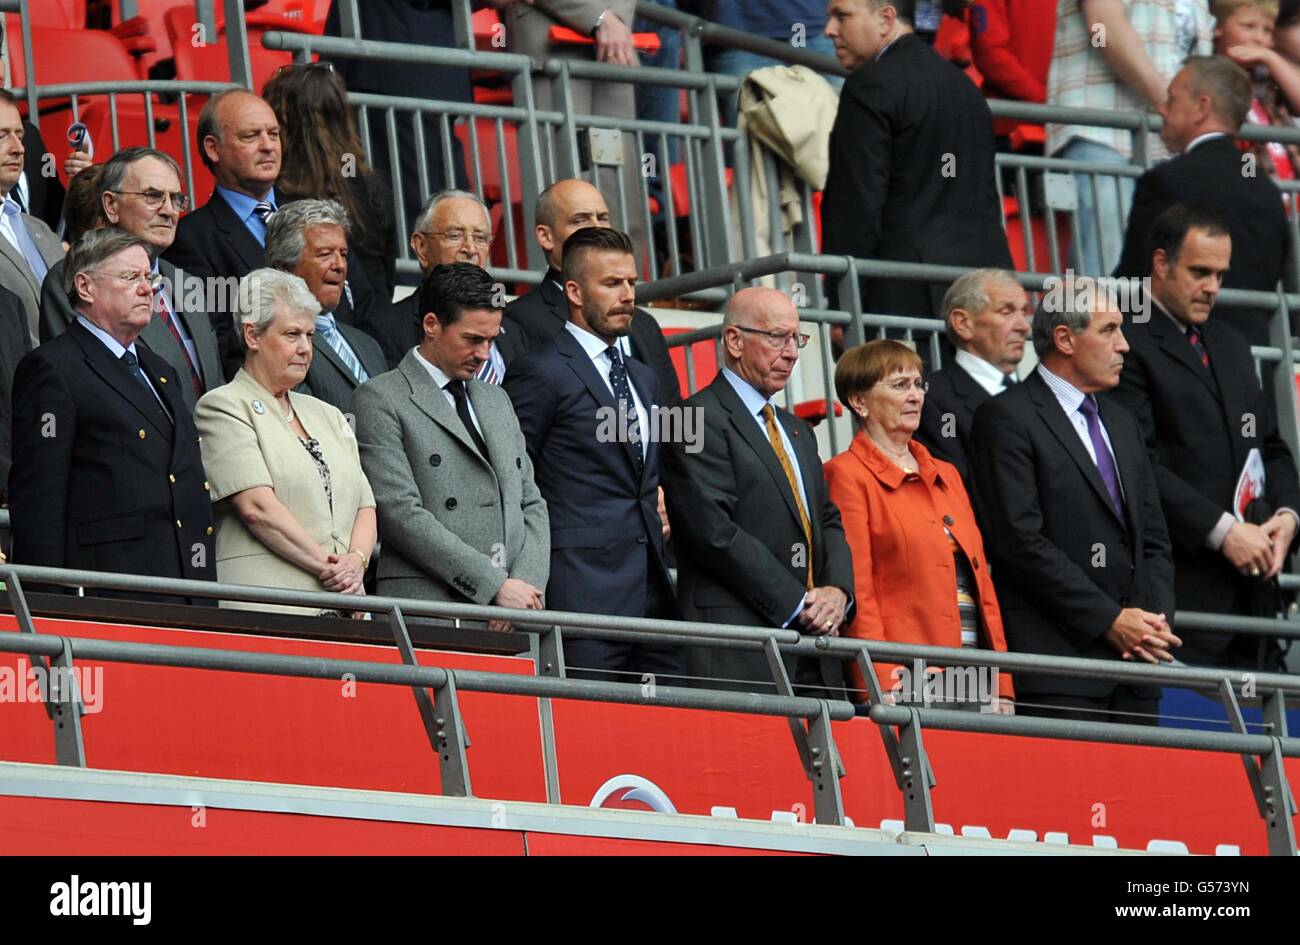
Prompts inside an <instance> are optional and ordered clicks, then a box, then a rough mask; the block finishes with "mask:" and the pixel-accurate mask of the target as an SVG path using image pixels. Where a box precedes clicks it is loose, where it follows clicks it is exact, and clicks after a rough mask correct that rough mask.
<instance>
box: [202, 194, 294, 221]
mask: <svg viewBox="0 0 1300 945" xmlns="http://www.w3.org/2000/svg"><path fill="white" fill-rule="evenodd" d="M217 193H219V194H221V197H222V199H223V200H225V201H226V203H228V204H230V209H231V210H234V211H235V216H237V217H239V219H240V220H242V221H244V222H247V221H248V218H249V217H251V216H252V215H253V208H254V207H256V206H257V205H258V203H259V201H258V199H257V198H256V197H250V196H248V194H241V193H239V192H238V191H236V190H227V189H226V188H225V187H222V186H220V185H218V186H217ZM265 200H266V202H267V203H269V204H270V205H271V206H272V207H275V208H276V209H277V210H278V209H280V205H279V203H277V202H276V199H275V188H274V187H272V188H271V190H270V192H269V193H268V194H267V195H266V197H265Z"/></svg>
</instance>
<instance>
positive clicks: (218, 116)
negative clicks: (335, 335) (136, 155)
mask: <svg viewBox="0 0 1300 945" xmlns="http://www.w3.org/2000/svg"><path fill="white" fill-rule="evenodd" d="M196 137H197V139H198V142H197V143H198V149H199V157H200V158H201V159H202V161H203V164H204V166H205V167H207V169H208V170H210V171H211V172H212V174H213V176H214V177H215V178H216V182H217V183H216V189H215V190H214V191H213V192H212V196H211V197H210V198H208V202H207V203H205V204H204V205H203V206H201V207H199V208H198V209H196V210H194V211H193V212H192V213H188V214H186V215H185V216H183V217H181V220H180V223H179V224H178V225H177V227H176V239H175V240H174V241H172V244H171V246H170V247H169V248H168V249H167V250H166V251H165V252H164V253H163V257H164V258H165V259H167V261H168V262H170V263H171V264H172V265H173V266H175V267H176V268H177V269H178V270H180V271H181V272H182V273H183V274H184V277H183V278H187V279H194V278H197V279H210V278H213V277H217V278H227V279H230V278H233V279H238V278H240V277H242V276H245V275H247V274H248V273H250V272H252V271H253V270H254V269H261V268H263V267H264V266H265V265H266V257H265V252H264V247H265V246H266V225H267V223H268V222H269V220H270V219H271V215H272V214H273V213H275V211H276V210H277V209H279V206H280V195H279V193H278V192H277V191H276V189H275V181H276V178H278V177H279V176H280V157H281V151H280V123H279V121H278V120H277V119H276V117H275V112H274V111H272V109H271V106H270V105H268V104H267V103H266V102H265V101H263V100H262V98H260V97H259V96H257V95H254V94H253V93H252V92H246V91H244V90H242V89H230V90H228V91H225V92H221V93H219V94H217V95H214V96H212V98H210V99H208V102H207V104H206V105H204V106H203V110H202V111H201V112H199V122H198V129H197V134H196ZM351 270H352V273H353V275H352V277H351V278H349V280H348V287H347V290H346V291H345V293H344V297H343V300H342V301H341V302H340V303H339V308H338V310H337V311H336V312H335V316H336V317H337V318H338V320H339V321H342V322H344V323H346V324H353V323H355V322H356V321H357V317H356V313H365V312H367V311H368V309H369V307H370V301H371V296H372V295H373V293H372V291H371V289H370V283H369V282H367V281H366V279H365V277H364V276H363V275H361V274H360V273H361V267H360V265H355V266H352V267H351ZM205 294H206V293H205ZM232 294H233V293H225V292H215V293H213V295H214V296H216V299H217V300H218V301H221V300H225V301H228V297H229V296H231V295H232ZM208 316H209V318H211V320H212V327H213V330H214V331H216V333H217V340H218V342H219V343H220V346H221V351H222V356H223V358H224V360H225V362H226V373H227V376H233V375H234V372H235V371H236V370H238V367H239V365H240V364H241V363H242V360H243V354H242V352H241V351H239V350H238V345H237V343H236V341H235V338H234V332H233V330H232V329H233V325H234V321H233V319H232V316H231V313H230V310H229V306H228V305H214V306H212V308H211V309H210V310H209V312H208ZM362 327H365V326H364V325H363V326H362Z"/></svg>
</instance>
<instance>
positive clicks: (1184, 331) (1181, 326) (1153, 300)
mask: <svg viewBox="0 0 1300 945" xmlns="http://www.w3.org/2000/svg"><path fill="white" fill-rule="evenodd" d="M1148 297H1149V298H1150V299H1151V304H1152V305H1154V306H1155V307H1156V308H1158V309H1160V311H1162V312H1164V313H1165V318H1167V319H1169V322H1170V324H1172V325H1173V326H1174V327H1175V328H1177V329H1178V331H1179V332H1180V333H1181V334H1184V335H1185V334H1187V326H1186V325H1184V324H1183V323H1182V322H1180V321H1179V320H1178V319H1177V318H1175V317H1174V313H1173V312H1171V311H1169V309H1167V308H1165V307H1164V306H1163V305H1161V304H1160V300H1159V299H1157V298H1156V297H1155V296H1154V295H1149V296H1148Z"/></svg>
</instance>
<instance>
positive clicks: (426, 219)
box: [411, 190, 492, 234]
mask: <svg viewBox="0 0 1300 945" xmlns="http://www.w3.org/2000/svg"><path fill="white" fill-rule="evenodd" d="M444 200H472V201H474V202H475V203H476V204H478V205H479V206H480V207H482V208H483V216H485V217H486V218H487V221H488V227H489V228H490V227H491V226H492V214H491V213H490V212H489V211H488V205H487V204H485V203H484V202H483V198H482V197H480V196H479V195H478V194H475V193H471V192H470V191H468V190H440V191H438V192H437V193H436V194H434V195H433V196H432V197H430V198H429V199H428V200H426V201H425V202H424V209H422V210H421V211H420V215H419V216H417V217H416V218H415V228H414V229H412V230H411V233H412V234H415V233H423V232H425V231H426V230H428V229H429V224H431V223H432V222H433V215H434V214H435V213H437V212H438V205H439V204H441V203H442V202H443V201H444Z"/></svg>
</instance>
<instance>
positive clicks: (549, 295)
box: [537, 269, 569, 323]
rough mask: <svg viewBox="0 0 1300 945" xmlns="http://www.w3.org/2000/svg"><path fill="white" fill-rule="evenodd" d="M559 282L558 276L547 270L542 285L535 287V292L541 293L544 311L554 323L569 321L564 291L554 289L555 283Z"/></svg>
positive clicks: (556, 273)
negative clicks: (544, 305) (553, 319)
mask: <svg viewBox="0 0 1300 945" xmlns="http://www.w3.org/2000/svg"><path fill="white" fill-rule="evenodd" d="M559 281H560V274H559V273H558V272H556V271H555V270H554V269H548V270H546V275H545V276H543V277H542V284H541V285H539V286H538V287H537V291H539V292H541V293H542V301H543V302H545V303H546V311H547V312H549V313H550V314H551V316H552V317H553V318H555V320H556V321H558V322H561V323H563V322H567V321H568V320H569V303H568V301H567V300H566V299H565V297H564V290H563V289H559V288H556V285H555V283H557V282H559Z"/></svg>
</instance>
